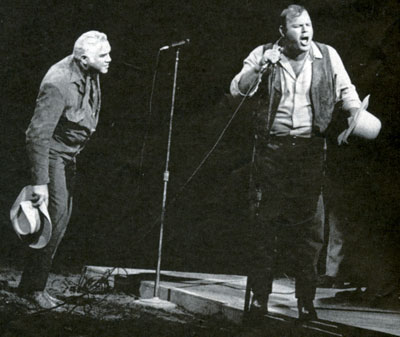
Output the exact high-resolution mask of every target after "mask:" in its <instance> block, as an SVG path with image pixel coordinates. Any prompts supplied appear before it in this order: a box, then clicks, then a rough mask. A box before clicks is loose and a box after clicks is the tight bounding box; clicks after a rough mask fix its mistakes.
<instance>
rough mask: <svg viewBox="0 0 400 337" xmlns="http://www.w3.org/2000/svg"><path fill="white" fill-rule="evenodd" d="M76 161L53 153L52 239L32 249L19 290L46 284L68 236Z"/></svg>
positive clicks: (51, 174) (34, 288) (23, 290)
mask: <svg viewBox="0 0 400 337" xmlns="http://www.w3.org/2000/svg"><path fill="white" fill-rule="evenodd" d="M74 177H75V161H74V160H73V159H72V160H67V159H65V158H62V157H61V156H59V155H56V154H50V157H49V178H50V182H49V184H48V188H49V207H48V210H49V214H50V218H51V221H52V225H53V232H52V236H51V239H50V241H49V243H48V244H47V246H46V247H44V248H43V249H29V251H28V252H27V256H26V261H25V268H24V271H23V274H22V278H21V282H20V284H19V291H20V292H22V293H30V292H34V291H42V290H44V289H45V288H46V284H47V279H48V276H49V273H50V269H51V266H52V262H53V258H54V255H55V253H56V251H57V248H58V246H59V244H60V242H61V240H62V238H63V236H64V233H65V230H66V229H67V225H68V222H69V219H70V217H71V211H72V189H73V181H74Z"/></svg>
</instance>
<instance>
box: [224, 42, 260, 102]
mask: <svg viewBox="0 0 400 337" xmlns="http://www.w3.org/2000/svg"><path fill="white" fill-rule="evenodd" d="M263 50H264V46H262V45H261V46H258V47H257V48H256V49H254V50H253V51H252V52H251V53H250V54H249V56H248V57H247V58H246V59H245V60H244V61H243V68H242V70H241V71H240V73H238V74H237V75H236V76H235V77H234V78H233V80H232V82H231V86H230V92H231V95H232V96H233V97H238V96H245V95H246V93H243V92H241V91H240V89H239V81H240V79H241V78H242V75H243V74H245V73H246V72H248V71H253V69H254V68H255V67H257V66H258V65H259V64H260V61H261V58H262V57H263ZM260 82H261V76H260V77H259V79H258V82H257V84H256V85H255V86H254V88H253V89H252V90H251V91H250V92H249V94H248V96H252V95H254V93H255V92H256V91H257V89H258V86H259V84H260Z"/></svg>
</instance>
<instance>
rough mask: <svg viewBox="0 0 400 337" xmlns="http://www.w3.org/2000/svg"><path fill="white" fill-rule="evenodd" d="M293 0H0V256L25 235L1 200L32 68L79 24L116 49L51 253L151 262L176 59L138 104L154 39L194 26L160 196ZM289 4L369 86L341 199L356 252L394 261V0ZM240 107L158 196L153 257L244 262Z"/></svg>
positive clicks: (229, 269) (34, 74)
mask: <svg viewBox="0 0 400 337" xmlns="http://www.w3.org/2000/svg"><path fill="white" fill-rule="evenodd" d="M290 3H291V2H288V1H278V0H263V1H255V0H253V1H252V0H240V1H239V0H230V1H225V0H221V1H211V0H203V1H193V0H189V1H149V0H147V1H144V0H142V1H141V0H136V1H118V2H117V1H109V0H103V1H93V0H88V1H82V2H78V1H69V2H59V1H25V2H23V1H2V2H1V5H0V10H1V12H0V15H1V26H0V27H1V32H0V34H1V36H0V41H1V45H0V52H1V60H2V61H1V63H2V67H1V71H0V79H1V101H0V103H1V124H0V128H1V149H0V151H1V167H0V168H1V174H0V177H1V178H0V186H1V191H2V193H1V195H0V198H1V199H0V201H1V214H0V216H1V218H0V221H1V222H0V224H1V227H0V234H1V244H0V259H2V260H3V261H5V262H6V263H9V264H15V265H20V263H21V262H22V261H21V260H22V257H23V249H22V247H21V244H20V243H19V242H18V240H17V238H16V236H15V234H14V233H13V232H12V230H11V229H10V226H9V220H8V212H9V208H10V206H11V205H12V203H13V201H14V199H15V197H16V196H17V194H18V192H19V190H20V189H21V188H22V187H23V186H24V185H26V184H28V183H29V166H28V162H27V158H26V153H25V148H24V132H25V130H26V128H27V126H28V123H29V121H30V118H31V116H32V113H33V110H34V105H35V98H36V95H37V91H38V88H39V84H40V81H41V79H42V78H43V76H44V74H45V73H46V71H47V70H48V68H49V67H50V66H51V65H52V64H54V63H55V62H57V61H58V60H60V59H62V58H63V57H65V56H66V55H68V54H70V53H71V52H72V47H73V44H74V41H75V40H76V38H77V37H78V36H79V35H80V34H82V33H83V32H85V31H88V30H91V29H96V30H100V31H103V32H105V33H106V34H107V35H108V38H109V41H110V43H111V46H112V54H111V56H112V58H113V62H112V64H111V67H110V71H109V73H108V74H107V75H106V76H103V78H102V111H101V117H100V123H99V126H98V129H97V132H96V134H95V136H94V137H93V139H92V140H91V142H90V143H89V144H88V145H87V147H86V149H85V151H84V152H82V154H81V155H80V156H79V158H78V173H79V175H78V177H77V185H76V192H75V200H74V202H75V204H74V213H73V217H72V220H71V223H70V226H69V230H68V231H67V234H66V236H65V239H64V241H63V242H62V244H61V245H60V248H59V253H58V255H57V258H56V262H55V268H56V269H57V268H58V269H60V268H61V269H62V268H64V267H77V268H80V266H82V265H83V264H95V265H114V266H121V267H136V268H154V267H155V264H156V259H157V256H156V255H157V245H158V231H159V222H158V221H157V218H158V217H159V215H160V213H161V201H162V189H163V181H162V175H163V171H164V168H165V156H166V147H167V135H168V121H169V111H170V106H171V91H172V80H173V72H174V61H175V53H174V50H168V51H164V52H163V53H162V54H161V58H160V65H159V68H158V75H157V82H156V88H155V92H154V100H153V113H152V115H151V118H149V114H148V112H149V98H150V92H151V83H152V82H151V80H152V76H153V70H154V67H155V61H156V55H157V51H158V49H159V48H160V47H161V46H163V45H166V44H169V43H171V42H173V41H179V40H182V39H185V38H190V40H191V43H190V45H188V46H185V47H184V48H181V49H180V61H179V72H178V88H177V96H176V103H175V119H174V127H173V135H172V147H171V161H170V181H169V185H168V200H169V201H171V200H175V196H176V195H177V193H178V192H179V191H180V188H181V186H183V184H184V183H185V182H186V181H187V179H188V178H189V177H190V176H191V174H192V172H193V171H194V170H195V169H196V167H197V166H198V164H199V163H200V161H201V160H202V158H203V157H204V155H205V154H206V153H207V152H208V151H209V149H210V148H211V146H212V145H213V144H214V143H215V141H216V139H217V137H218V135H219V133H220V132H221V130H222V128H223V127H224V126H225V125H226V123H227V121H228V120H229V118H230V116H231V114H232V113H233V111H234V109H235V105H234V104H233V103H232V102H231V101H230V100H229V95H228V92H229V84H230V81H231V79H232V77H233V76H234V75H235V74H236V73H237V72H238V71H239V70H240V68H241V64H242V60H243V59H244V58H245V57H246V56H247V55H248V53H249V52H250V51H251V50H252V49H253V48H255V47H256V46H258V45H260V44H263V43H266V42H269V41H274V40H276V39H277V38H278V27H279V14H280V12H281V10H282V9H283V8H284V7H285V6H286V5H289V4H290ZM299 3H300V4H303V5H305V6H306V8H307V9H308V10H309V13H310V16H311V18H312V20H313V25H314V39H315V40H316V41H320V42H324V43H327V44H330V45H332V46H334V47H335V48H336V49H337V50H338V52H339V54H340V55H341V57H342V59H343V62H344V64H345V66H346V69H347V70H348V72H349V74H350V76H351V78H352V80H353V83H354V84H355V85H356V86H357V90H358V92H359V94H360V97H361V98H363V97H365V96H366V95H367V94H371V100H370V107H369V111H371V112H372V113H374V114H375V115H376V116H378V117H379V118H380V119H381V121H382V124H383V128H382V131H381V134H380V135H379V137H378V139H377V140H376V141H374V142H363V141H358V140H353V142H352V144H351V145H349V146H347V147H346V148H344V149H343V157H341V158H340V159H339V161H340V162H341V164H345V165H344V166H343V167H344V168H343V169H344V170H346V175H345V176H346V179H348V181H349V182H351V183H353V182H354V181H356V184H353V185H352V186H357V187H356V190H355V191H354V192H355V193H354V196H355V197H354V200H352V202H351V208H352V209H353V210H355V214H356V216H355V217H356V219H357V221H358V222H359V223H358V224H357V225H358V226H360V228H362V230H361V232H363V234H364V238H360V243H359V244H360V245H361V246H362V247H363V248H364V250H363V251H365V252H366V255H365V257H364V258H365V260H364V263H365V264H367V267H368V268H369V267H372V266H383V265H389V266H395V264H396V259H397V256H398V255H397V254H398V252H399V247H398V246H399V244H398V242H399V240H398V238H399V229H398V215H399V212H398V208H399V206H398V205H399V203H398V201H399V197H398V196H399V192H398V188H399V174H398V170H399V160H398V157H399V155H398V150H397V148H398V143H399V141H398V137H397V134H398V129H399V122H400V117H399V65H398V64H399V61H400V58H399V36H400V34H399V21H398V17H399V9H400V6H399V4H398V2H397V1H396V0H388V1H379V0H358V1H351V0H349V1H344V0H329V1H328V0H326V1H322V0H321V1H316V0H309V1H300V2H299ZM246 116H247V115H246V108H244V109H243V110H242V111H241V112H240V113H239V115H238V116H237V117H236V118H235V120H234V121H233V123H232V125H231V127H230V128H229V129H228V131H227V133H226V135H225V137H224V138H223V139H222V141H221V143H220V144H219V146H218V147H217V148H216V150H215V151H214V152H213V154H212V155H211V156H210V158H209V159H208V161H207V162H206V163H205V164H204V166H203V167H202V168H201V169H200V170H199V171H198V173H197V174H196V175H195V176H194V177H193V179H192V181H191V182H190V183H189V184H188V185H187V186H186V188H185V189H184V190H183V191H182V192H181V193H180V194H179V197H178V198H177V199H176V201H175V202H174V203H173V204H171V205H170V207H169V208H168V212H167V219H166V228H165V233H164V250H163V262H162V268H163V269H175V270H186V271H208V272H220V273H241V272H243V266H244V265H245V264H246V251H248V249H250V248H251V244H250V245H249V243H248V242H247V240H246V237H247V236H246V233H247V230H248V228H247V226H246V224H247V221H246V216H247V215H246V192H245V188H246V184H247V175H246V172H247V166H246V164H248V162H249V160H250V151H251V143H250V137H249V132H248V131H249V130H248V128H247V117H246ZM149 120H150V122H149V123H148V121H149ZM147 128H148V130H149V133H148V138H147V142H146V147H145V151H144V162H143V169H142V170H140V168H139V163H140V153H141V148H142V144H143V139H144V135H145V132H146V130H147ZM339 164H340V163H339ZM139 177H141V179H139ZM354 249H355V250H357V247H354ZM370 257H373V259H370ZM389 269H390V268H389Z"/></svg>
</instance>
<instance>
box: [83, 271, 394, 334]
mask: <svg viewBox="0 0 400 337" xmlns="http://www.w3.org/2000/svg"><path fill="white" fill-rule="evenodd" d="M107 270H110V268H107V267H96V266H88V267H87V269H86V273H87V274H91V275H96V274H97V275H101V274H102V273H104V272H105V271H107ZM112 274H113V275H114V279H113V282H114V287H115V288H116V289H119V290H126V291H135V290H134V287H133V286H134V285H136V287H137V288H138V290H137V291H139V292H140V296H141V297H142V298H150V297H153V290H154V281H153V280H154V276H155V273H154V271H152V270H141V269H127V268H113V271H112ZM116 275H118V276H116ZM246 279H247V278H246V277H245V276H239V275H215V274H203V273H185V272H173V271H162V272H161V282H160V294H159V297H160V298H162V299H165V300H168V301H171V302H174V303H176V304H177V305H180V306H182V307H184V308H185V309H187V310H189V311H191V312H194V313H199V314H203V315H216V314H217V315H223V316H224V317H225V318H226V319H229V320H232V321H234V322H236V323H240V322H241V320H242V316H243V308H244V301H245V291H246ZM354 291H355V289H324V288H319V289H318V290H317V296H316V300H315V302H314V304H315V307H316V309H317V313H318V318H319V321H320V322H319V323H318V324H319V325H318V324H314V326H317V327H318V326H320V327H321V328H322V329H328V330H331V331H336V333H334V332H332V335H335V334H336V335H341V334H339V333H337V332H338V331H340V328H338V327H339V326H341V325H344V326H348V327H354V328H361V329H365V331H370V332H373V331H376V332H378V331H379V332H382V333H386V334H390V335H394V336H400V306H398V305H397V307H396V305H392V307H390V306H389V305H385V306H384V307H383V306H379V307H377V306H375V307H373V306H371V305H369V304H368V303H365V302H362V301H361V300H357V299H356V298H354V296H352V295H354ZM269 311H270V313H271V315H268V316H270V318H271V317H274V318H281V319H283V320H284V319H285V318H287V319H288V320H292V321H293V319H294V318H297V302H296V298H295V297H294V281H293V280H292V279H289V278H280V279H277V280H275V281H274V284H273V293H272V294H271V296H270V300H269ZM330 323H332V326H331V327H329V325H330ZM321 324H322V325H321ZM367 335H371V336H373V335H374V334H373V333H372V334H367Z"/></svg>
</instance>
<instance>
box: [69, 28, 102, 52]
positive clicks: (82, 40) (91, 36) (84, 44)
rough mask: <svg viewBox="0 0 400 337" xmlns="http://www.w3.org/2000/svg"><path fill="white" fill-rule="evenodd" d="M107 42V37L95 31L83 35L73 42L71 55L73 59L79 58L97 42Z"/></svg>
mask: <svg viewBox="0 0 400 337" xmlns="http://www.w3.org/2000/svg"><path fill="white" fill-rule="evenodd" d="M103 41H108V40H107V35H106V34H104V33H101V32H98V31H96V30H91V31H89V32H86V33H83V34H82V35H81V36H80V37H78V39H77V40H76V41H75V44H74V50H73V54H74V57H75V58H80V57H81V56H82V55H83V54H84V53H85V52H87V51H88V50H89V49H90V48H91V47H93V46H95V45H97V44H98V43H99V42H103Z"/></svg>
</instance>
